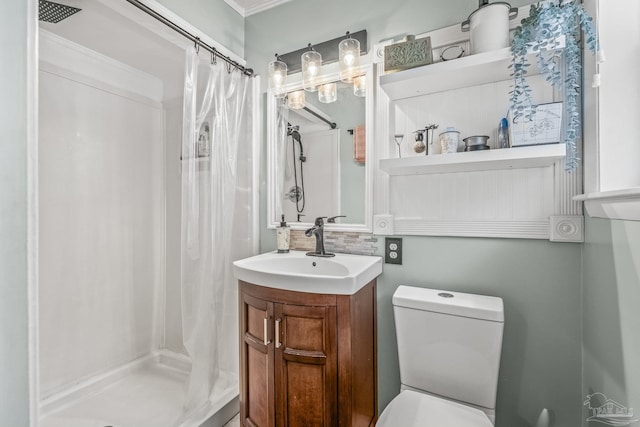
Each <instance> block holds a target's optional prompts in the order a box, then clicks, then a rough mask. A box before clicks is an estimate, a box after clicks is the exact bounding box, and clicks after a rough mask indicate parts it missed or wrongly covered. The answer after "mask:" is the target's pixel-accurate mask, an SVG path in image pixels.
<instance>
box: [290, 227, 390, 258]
mask: <svg viewBox="0 0 640 427" xmlns="http://www.w3.org/2000/svg"><path fill="white" fill-rule="evenodd" d="M377 241H378V239H377V238H376V237H374V236H373V234H371V233H358V232H350V231H325V232H324V248H325V250H326V251H327V252H338V253H343V254H355V255H374V253H375V252H376V250H377V248H376V245H375V244H376V242H377ZM290 247H291V249H292V250H298V251H313V250H315V248H316V238H315V237H313V236H311V237H307V236H305V235H304V231H302V230H291V240H290Z"/></svg>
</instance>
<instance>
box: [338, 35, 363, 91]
mask: <svg viewBox="0 0 640 427" xmlns="http://www.w3.org/2000/svg"><path fill="white" fill-rule="evenodd" d="M347 34H348V33H347ZM338 54H339V60H340V80H341V81H343V82H345V83H352V82H353V78H354V77H355V75H356V73H357V72H358V67H359V65H360V42H359V41H358V40H356V39H352V38H347V39H344V40H342V41H341V42H340V44H338Z"/></svg>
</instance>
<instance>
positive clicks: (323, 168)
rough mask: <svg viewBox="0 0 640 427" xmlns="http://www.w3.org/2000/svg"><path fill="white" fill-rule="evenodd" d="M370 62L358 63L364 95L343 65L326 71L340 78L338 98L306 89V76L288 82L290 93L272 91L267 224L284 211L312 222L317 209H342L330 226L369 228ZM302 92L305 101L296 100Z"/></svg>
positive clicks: (330, 79) (304, 224)
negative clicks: (347, 79) (345, 78)
mask: <svg viewBox="0 0 640 427" xmlns="http://www.w3.org/2000/svg"><path fill="white" fill-rule="evenodd" d="M372 70H373V68H372V67H371V66H366V67H361V70H360V74H361V75H362V76H364V78H365V79H366V82H367V85H366V89H365V96H356V95H355V94H354V85H353V84H347V83H342V82H340V79H339V75H338V73H335V74H330V75H325V76H323V77H322V79H321V85H325V84H328V83H336V90H337V100H336V101H335V102H331V103H322V102H320V101H319V92H304V91H302V84H301V83H298V84H292V85H288V86H287V87H286V88H285V91H286V93H287V96H286V97H285V98H276V97H275V96H274V95H273V94H272V93H267V139H268V141H267V149H268V177H269V179H268V209H269V212H268V226H269V228H273V227H276V226H277V225H278V224H279V222H280V217H281V215H282V214H284V215H285V219H286V221H287V223H288V224H289V225H291V227H292V228H293V229H307V228H309V227H311V226H312V225H313V221H314V220H315V218H316V217H318V216H326V217H333V216H340V215H344V216H345V218H337V219H336V220H335V221H336V223H335V224H327V225H326V229H328V230H341V231H360V232H371V186H372V171H373V165H372V160H371V161H370V160H369V159H373V147H374V141H373V120H372V117H373V89H372V87H373V84H374V79H373V71H372ZM298 91H300V92H298ZM300 93H304V98H305V99H304V108H300V109H294V108H290V107H289V106H291V107H293V106H294V105H293V102H294V101H295V97H296V96H297V95H300ZM356 148H357V151H356Z"/></svg>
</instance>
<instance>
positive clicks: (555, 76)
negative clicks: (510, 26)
mask: <svg viewBox="0 0 640 427" xmlns="http://www.w3.org/2000/svg"><path fill="white" fill-rule="evenodd" d="M581 29H582V31H583V32H584V35H585V40H584V42H585V46H586V47H587V49H589V50H590V51H591V52H592V53H595V52H596V51H597V50H598V39H597V37H596V31H595V29H594V25H593V20H592V19H591V17H590V16H589V15H588V14H587V12H586V11H585V10H584V8H583V7H582V5H581V4H579V3H577V2H576V1H573V0H572V1H562V0H560V2H559V3H556V2H552V1H544V2H541V3H539V4H537V5H532V6H531V10H530V13H529V16H528V17H527V18H525V19H523V20H522V23H521V25H520V26H519V27H517V28H516V30H515V34H514V37H513V41H512V44H511V53H512V56H513V63H512V65H511V67H512V76H513V80H514V83H513V89H512V91H511V92H510V102H511V110H512V111H513V120H514V122H517V121H518V120H519V119H523V120H527V121H530V120H531V119H532V116H533V115H534V114H535V106H534V104H533V100H532V98H531V88H530V87H529V83H528V81H527V79H526V77H527V69H528V68H529V66H530V64H529V62H528V60H527V54H528V53H530V52H534V53H535V54H536V56H537V63H538V67H539V68H540V71H541V73H542V74H543V75H544V76H545V79H546V80H547V81H548V82H550V83H551V84H552V85H553V86H555V87H557V88H558V89H559V90H560V91H561V93H563V94H564V109H565V117H566V125H565V129H566V133H565V136H564V142H565V143H566V145H567V159H566V164H567V170H569V171H573V170H575V168H576V167H577V165H578V162H579V160H580V159H579V158H578V149H577V145H576V140H577V138H578V135H579V132H580V108H579V105H578V99H579V95H580V87H581V85H580V82H581V72H580V71H581V67H582V64H581V58H580V54H581V52H580V44H579V41H580V30H581ZM563 59H564V61H563ZM563 64H564V67H565V71H564V76H563V72H562V68H563Z"/></svg>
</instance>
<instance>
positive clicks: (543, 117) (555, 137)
mask: <svg viewBox="0 0 640 427" xmlns="http://www.w3.org/2000/svg"><path fill="white" fill-rule="evenodd" d="M534 108H535V114H533V117H532V119H531V120H527V119H525V118H524V117H521V118H520V119H518V122H517V123H514V122H513V113H512V112H511V111H509V137H510V139H511V146H512V147H522V146H526V145H542V144H557V143H558V142H560V138H561V135H562V133H561V128H562V102H552V103H549V104H540V105H537V106H536V107H534ZM525 115H526V114H525Z"/></svg>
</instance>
